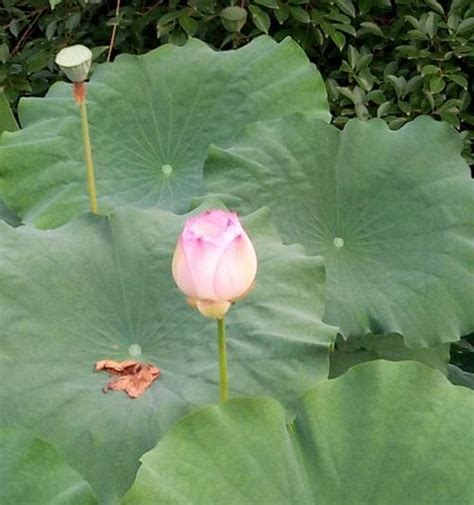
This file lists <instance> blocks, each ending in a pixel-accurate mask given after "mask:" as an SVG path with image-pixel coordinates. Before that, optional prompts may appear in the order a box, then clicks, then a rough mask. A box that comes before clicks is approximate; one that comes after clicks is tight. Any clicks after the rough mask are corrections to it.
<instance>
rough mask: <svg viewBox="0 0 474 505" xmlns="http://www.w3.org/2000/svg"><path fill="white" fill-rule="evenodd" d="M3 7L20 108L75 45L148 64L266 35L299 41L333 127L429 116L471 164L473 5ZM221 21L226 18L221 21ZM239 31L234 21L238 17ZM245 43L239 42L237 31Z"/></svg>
mask: <svg viewBox="0 0 474 505" xmlns="http://www.w3.org/2000/svg"><path fill="white" fill-rule="evenodd" d="M229 6H230V4H229V3H227V2H223V1H220V0H188V1H183V0H169V1H159V2H150V1H145V0H132V1H123V0H122V4H121V5H120V10H119V15H118V16H116V8H117V4H116V1H115V0H110V1H104V0H89V1H84V0H82V1H78V0H49V1H48V0H27V1H21V0H20V1H19V0H3V1H2V9H1V13H0V23H1V32H0V63H1V67H0V86H3V87H4V88H5V92H6V94H7V96H8V98H9V100H10V101H11V102H12V103H13V106H15V105H16V103H17V100H18V98H19V97H20V96H22V95H41V94H44V93H45V92H46V90H47V89H48V87H49V86H50V84H51V83H52V82H53V81H55V80H57V79H59V78H61V76H60V75H59V72H58V70H57V68H56V67H55V65H54V63H53V61H54V56H55V54H56V52H57V51H58V50H59V49H60V48H62V47H64V46H66V45H69V44H74V43H83V44H85V45H88V46H90V47H93V48H94V56H95V61H96V62H102V61H105V60H106V58H107V52H108V46H109V43H110V37H111V32H112V28H113V26H114V24H117V25H118V26H117V33H116V40H115V44H114V52H113V54H114V55H115V54H118V53H122V52H129V53H142V52H145V51H148V50H150V49H152V48H154V47H156V46H158V45H160V44H162V43H165V42H171V43H174V44H183V43H185V41H186V38H187V37H189V36H193V37H197V38H199V39H202V40H204V41H206V42H208V43H209V44H211V45H213V46H214V47H217V48H223V49H229V48H232V47H240V46H242V45H244V44H246V43H247V42H248V41H249V40H251V39H252V38H254V37H257V36H258V35H260V34H261V33H269V34H270V35H272V36H273V37H274V38H275V39H276V40H281V39H283V38H284V37H286V36H291V37H293V38H294V39H296V40H297V41H298V42H299V43H300V44H301V46H302V47H303V48H304V50H305V51H306V53H307V54H308V56H309V57H310V58H311V60H312V61H313V62H315V63H316V65H317V66H318V68H319V69H320V71H321V73H322V75H323V76H324V77H325V80H326V86H327V90H328V95H329V99H330V103H331V108H332V113H333V116H334V120H333V121H334V123H335V124H336V125H338V126H342V125H344V124H345V123H346V122H347V120H348V119H349V118H351V117H358V118H360V119H364V118H370V117H380V118H383V119H384V120H385V121H387V123H388V124H389V125H390V127H391V128H394V129H396V128H399V127H400V126H402V125H403V124H404V123H406V122H407V121H409V120H410V119H412V118H414V117H416V116H418V115H420V114H429V115H431V116H433V117H435V118H438V119H442V120H444V121H447V122H448V123H450V124H452V125H453V126H455V127H456V128H458V129H459V130H460V131H461V132H462V135H463V137H464V139H465V149H464V156H465V157H466V159H467V161H468V162H469V163H470V164H471V165H472V164H473V163H474V156H473V153H472V139H473V138H474V107H473V104H472V98H471V97H472V94H473V83H472V74H473V69H474V5H473V4H472V2H471V0H453V1H449V2H438V1H436V0H360V1H352V0H319V1H318V0H310V1H307V0H251V1H250V2H248V1H247V0H241V2H240V3H239V4H236V6H238V7H240V8H243V9H244V10H245V12H243V11H241V10H238V9H235V7H234V9H233V10H234V12H232V10H231V11H230V12H229V10H228V9H227V10H225V11H224V9H226V8H228V7H229ZM223 11H224V12H223ZM236 17H237V18H238V19H239V20H240V22H239V21H237V22H236V21H234V22H232V20H231V18H236ZM242 23H244V24H243V26H242V28H241V29H240V31H239V32H232V31H230V30H232V27H234V29H235V28H236V27H238V25H242Z"/></svg>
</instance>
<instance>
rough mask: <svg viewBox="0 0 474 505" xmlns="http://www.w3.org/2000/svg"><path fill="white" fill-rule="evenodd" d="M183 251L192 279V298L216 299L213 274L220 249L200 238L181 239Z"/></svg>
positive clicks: (220, 253) (220, 252)
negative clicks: (193, 288)
mask: <svg viewBox="0 0 474 505" xmlns="http://www.w3.org/2000/svg"><path fill="white" fill-rule="evenodd" d="M183 251H184V254H185V256H186V261H187V264H188V266H189V271H190V273H191V277H192V279H193V285H194V287H195V291H194V294H193V298H197V299H199V300H216V293H215V291H214V276H215V271H216V266H217V264H218V262H219V259H220V257H221V255H222V249H221V248H219V247H216V246H215V245H214V244H212V243H210V242H207V241H205V240H204V239H202V238H194V239H186V240H183Z"/></svg>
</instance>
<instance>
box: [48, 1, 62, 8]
mask: <svg viewBox="0 0 474 505" xmlns="http://www.w3.org/2000/svg"><path fill="white" fill-rule="evenodd" d="M62 1H63V0H49V5H50V7H51V9H52V10H54V8H55V7H56V6H57V5H59V4H60V3H61V2H62Z"/></svg>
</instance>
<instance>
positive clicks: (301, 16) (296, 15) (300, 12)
mask: <svg viewBox="0 0 474 505" xmlns="http://www.w3.org/2000/svg"><path fill="white" fill-rule="evenodd" d="M289 9H290V14H291V17H292V18H293V19H296V20H297V21H299V22H300V23H305V24H308V23H311V16H310V15H309V12H308V11H305V10H304V9H303V8H302V7H294V6H291V5H290V6H289Z"/></svg>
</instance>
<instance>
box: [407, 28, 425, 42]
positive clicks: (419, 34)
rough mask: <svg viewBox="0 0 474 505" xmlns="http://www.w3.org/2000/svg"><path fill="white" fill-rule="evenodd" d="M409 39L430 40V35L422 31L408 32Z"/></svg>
mask: <svg viewBox="0 0 474 505" xmlns="http://www.w3.org/2000/svg"><path fill="white" fill-rule="evenodd" d="M407 35H408V37H409V38H410V39H411V40H428V38H429V37H428V35H427V34H426V33H425V32H423V31H421V30H408V33H407Z"/></svg>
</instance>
